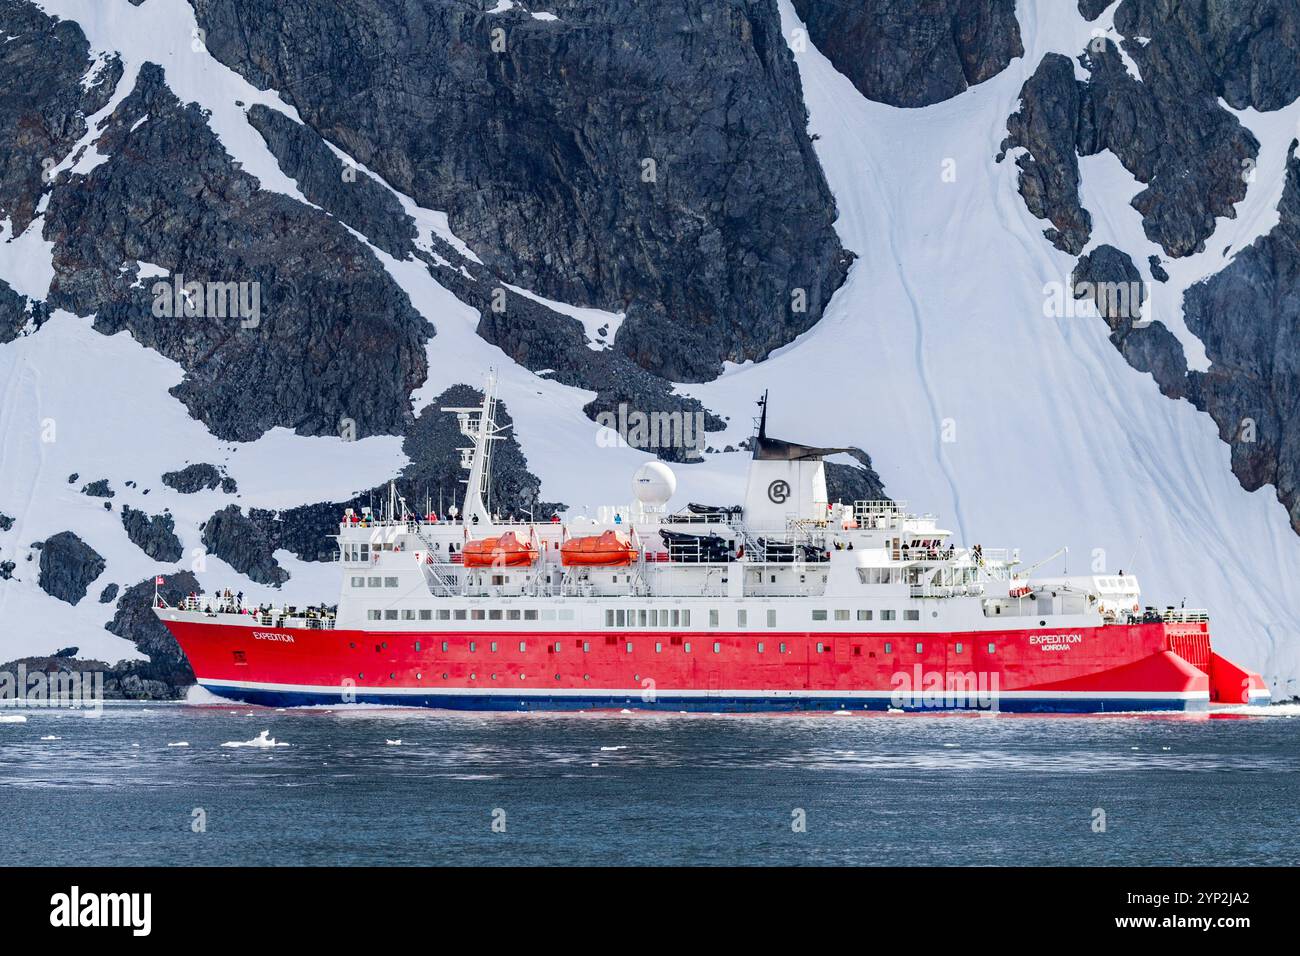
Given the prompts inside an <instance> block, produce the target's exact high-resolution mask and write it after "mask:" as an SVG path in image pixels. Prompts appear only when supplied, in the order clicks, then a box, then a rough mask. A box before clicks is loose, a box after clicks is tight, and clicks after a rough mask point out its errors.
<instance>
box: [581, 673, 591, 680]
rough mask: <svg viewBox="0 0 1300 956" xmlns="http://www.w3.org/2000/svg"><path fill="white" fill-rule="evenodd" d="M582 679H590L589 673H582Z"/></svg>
mask: <svg viewBox="0 0 1300 956" xmlns="http://www.w3.org/2000/svg"><path fill="white" fill-rule="evenodd" d="M582 679H583V680H591V675H590V674H583V675H582Z"/></svg>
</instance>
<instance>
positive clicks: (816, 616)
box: [812, 611, 826, 621]
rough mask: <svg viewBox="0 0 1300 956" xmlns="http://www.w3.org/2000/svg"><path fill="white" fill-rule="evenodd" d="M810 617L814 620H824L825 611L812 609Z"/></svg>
mask: <svg viewBox="0 0 1300 956" xmlns="http://www.w3.org/2000/svg"><path fill="white" fill-rule="evenodd" d="M812 619H813V620H814V621H824V620H826V612H825V611H813V612H812Z"/></svg>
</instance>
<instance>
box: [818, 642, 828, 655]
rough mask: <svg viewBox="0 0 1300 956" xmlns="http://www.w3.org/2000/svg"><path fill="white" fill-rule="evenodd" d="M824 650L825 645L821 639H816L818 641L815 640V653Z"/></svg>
mask: <svg viewBox="0 0 1300 956" xmlns="http://www.w3.org/2000/svg"><path fill="white" fill-rule="evenodd" d="M825 650H826V645H825V644H823V643H822V642H821V641H818V642H817V653H818V654H821V653H822V652H824V651H825Z"/></svg>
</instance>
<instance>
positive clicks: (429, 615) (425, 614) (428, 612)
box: [420, 607, 433, 621]
mask: <svg viewBox="0 0 1300 956" xmlns="http://www.w3.org/2000/svg"><path fill="white" fill-rule="evenodd" d="M420 620H421V621H432V620H433V611H432V609H430V608H427V607H426V608H422V609H421V610H420Z"/></svg>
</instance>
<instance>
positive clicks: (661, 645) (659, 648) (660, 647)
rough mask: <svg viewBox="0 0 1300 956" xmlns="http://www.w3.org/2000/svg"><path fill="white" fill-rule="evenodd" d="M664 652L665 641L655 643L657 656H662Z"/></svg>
mask: <svg viewBox="0 0 1300 956" xmlns="http://www.w3.org/2000/svg"><path fill="white" fill-rule="evenodd" d="M663 652H664V642H663V641H655V653H656V654H662V653H663Z"/></svg>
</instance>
